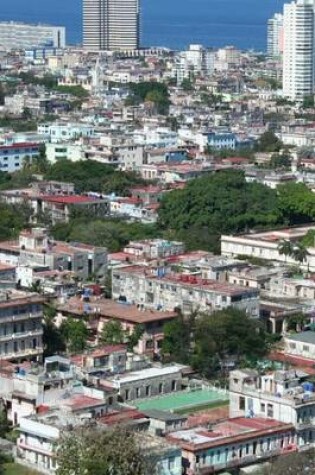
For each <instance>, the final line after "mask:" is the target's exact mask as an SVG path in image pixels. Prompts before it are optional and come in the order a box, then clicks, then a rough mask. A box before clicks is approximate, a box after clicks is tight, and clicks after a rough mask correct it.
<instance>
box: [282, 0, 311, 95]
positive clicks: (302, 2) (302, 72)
mask: <svg viewBox="0 0 315 475" xmlns="http://www.w3.org/2000/svg"><path fill="white" fill-rule="evenodd" d="M314 25H315V17H314V1H313V0H295V1H292V2H291V3H285V4H284V7H283V37H284V46H283V94H284V96H286V97H288V98H289V99H291V100H293V101H294V100H303V97H305V96H308V95H312V94H313V93H314V38H315V36H314V35H315V34H314Z"/></svg>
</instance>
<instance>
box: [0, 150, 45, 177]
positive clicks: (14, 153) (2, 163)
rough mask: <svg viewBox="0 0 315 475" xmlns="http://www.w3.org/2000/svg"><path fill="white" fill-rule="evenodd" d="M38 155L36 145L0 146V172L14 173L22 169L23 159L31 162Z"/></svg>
mask: <svg viewBox="0 0 315 475" xmlns="http://www.w3.org/2000/svg"><path fill="white" fill-rule="evenodd" d="M38 154H39V145H38V144H25V145H19V144H16V145H7V146H4V145H3V146H0V170H1V171H3V172H8V173H12V172H16V171H18V170H20V169H21V168H22V167H23V161H24V159H25V157H29V158H30V160H32V158H34V157H37V156H38Z"/></svg>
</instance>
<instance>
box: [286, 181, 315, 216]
mask: <svg viewBox="0 0 315 475" xmlns="http://www.w3.org/2000/svg"><path fill="white" fill-rule="evenodd" d="M277 192H278V208H279V211H280V212H281V213H282V215H283V218H284V221H288V223H289V224H291V225H292V224H301V223H307V222H312V221H313V220H314V219H315V193H313V192H312V191H311V190H310V189H309V188H307V186H306V185H304V184H303V183H287V184H286V185H280V186H279V187H278V188H277Z"/></svg>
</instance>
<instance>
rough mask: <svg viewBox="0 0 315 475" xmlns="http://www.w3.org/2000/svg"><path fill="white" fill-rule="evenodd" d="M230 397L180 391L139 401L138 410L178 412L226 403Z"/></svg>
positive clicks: (202, 391)
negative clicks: (215, 403)
mask: <svg viewBox="0 0 315 475" xmlns="http://www.w3.org/2000/svg"><path fill="white" fill-rule="evenodd" d="M227 399H228V396H227V395H225V394H224V393H223V392H219V391H215V390H210V389H198V390H194V391H179V392H177V393H172V394H167V395H165V396H157V397H154V398H151V399H145V400H142V401H138V403H137V404H136V406H137V408H138V409H139V410H140V411H141V410H142V411H144V410H148V409H158V410H160V411H172V410H173V411H176V410H178V409H184V408H189V407H195V406H203V405H206V404H211V403H212V402H216V401H226V400H227Z"/></svg>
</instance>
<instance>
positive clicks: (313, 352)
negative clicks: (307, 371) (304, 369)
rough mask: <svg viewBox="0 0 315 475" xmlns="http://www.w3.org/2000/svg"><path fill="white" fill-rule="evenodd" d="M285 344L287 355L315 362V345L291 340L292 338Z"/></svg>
mask: <svg viewBox="0 0 315 475" xmlns="http://www.w3.org/2000/svg"><path fill="white" fill-rule="evenodd" d="M284 343H285V352H286V353H288V354H290V355H295V356H300V357H302V358H310V359H314V360H315V343H314V344H311V343H304V342H301V341H297V340H290V337H286V338H285V339H284Z"/></svg>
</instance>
